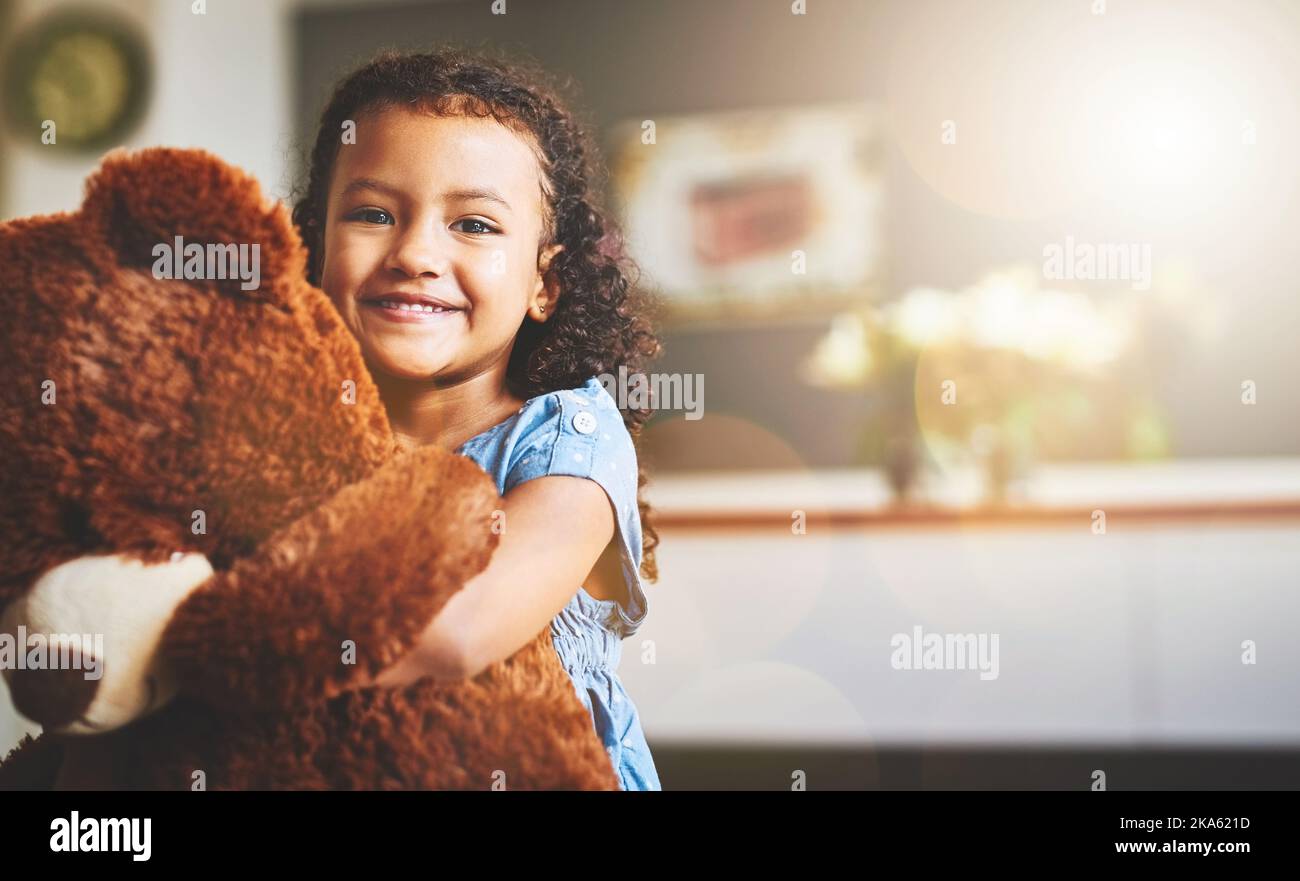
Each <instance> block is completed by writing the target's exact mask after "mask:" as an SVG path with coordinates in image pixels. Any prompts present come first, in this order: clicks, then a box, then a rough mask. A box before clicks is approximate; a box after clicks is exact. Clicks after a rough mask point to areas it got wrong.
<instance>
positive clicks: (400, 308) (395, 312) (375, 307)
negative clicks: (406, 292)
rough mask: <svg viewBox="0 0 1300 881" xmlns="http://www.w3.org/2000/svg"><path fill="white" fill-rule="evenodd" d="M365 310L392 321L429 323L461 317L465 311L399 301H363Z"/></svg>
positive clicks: (362, 305)
mask: <svg viewBox="0 0 1300 881" xmlns="http://www.w3.org/2000/svg"><path fill="white" fill-rule="evenodd" d="M361 307H362V308H363V309H369V310H371V311H373V312H377V313H379V315H380V316H381V317H383V318H385V319H388V320H390V321H398V322H429V321H439V320H443V319H446V318H449V317H450V316H452V315H459V314H460V313H461V312H463V311H464V310H463V309H448V308H446V307H444V306H435V305H433V304H432V303H403V302H401V301H399V300H363V301H362V302H361Z"/></svg>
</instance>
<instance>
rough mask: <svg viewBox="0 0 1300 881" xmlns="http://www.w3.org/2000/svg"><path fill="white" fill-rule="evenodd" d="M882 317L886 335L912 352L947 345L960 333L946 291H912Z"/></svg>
mask: <svg viewBox="0 0 1300 881" xmlns="http://www.w3.org/2000/svg"><path fill="white" fill-rule="evenodd" d="M884 313H885V326H886V327H887V328H888V329H889V331H890V332H891V333H893V334H894V335H895V336H897V337H899V338H900V339H902V340H903V341H904V342H906V343H907V344H908V345H910V346H912V347H913V348H918V349H920V348H924V347H925V346H930V345H935V344H939V343H944V342H948V341H949V340H952V339H954V338H956V337H957V335H958V334H959V333H960V331H961V317H960V316H959V315H958V314H957V309H956V300H955V298H954V297H953V295H952V294H950V293H948V292H947V291H940V290H935V289H934V288H913V289H912V290H910V291H908V292H907V293H906V294H904V295H903V296H902V297H901V298H899V300H898V301H897V302H895V303H891V304H889V305H888V306H887V307H885V310H884Z"/></svg>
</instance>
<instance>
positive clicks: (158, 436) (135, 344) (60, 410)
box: [0, 148, 396, 604]
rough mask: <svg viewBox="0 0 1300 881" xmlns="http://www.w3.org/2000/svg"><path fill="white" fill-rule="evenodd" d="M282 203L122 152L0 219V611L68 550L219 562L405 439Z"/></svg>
mask: <svg viewBox="0 0 1300 881" xmlns="http://www.w3.org/2000/svg"><path fill="white" fill-rule="evenodd" d="M305 259H306V251H305V249H304V248H303V247H302V244H301V242H300V240H299V238H298V235H297V233H296V231H295V229H294V228H293V225H292V223H291V221H290V218H289V216H288V212H287V210H286V209H285V207H284V206H283V205H281V204H278V203H272V202H270V201H269V200H266V199H265V198H264V197H263V195H262V193H261V190H260V189H259V187H258V185H257V183H256V181H255V180H254V179H253V178H252V177H250V176H248V175H246V174H244V173H242V172H240V171H239V170H237V169H235V168H232V167H230V166H228V165H226V164H225V163H223V162H221V161H220V160H218V159H217V158H215V157H213V156H211V155H210V154H207V153H204V152H201V151H196V150H177V149H167V148H155V149H148V150H143V151H139V152H135V153H127V152H124V151H117V152H114V153H112V154H110V155H109V156H108V157H107V158H106V159H105V160H104V162H103V163H102V165H101V167H100V168H99V169H98V171H97V172H96V173H95V174H94V175H93V176H92V177H91V178H90V180H89V181H88V183H87V186H86V194H85V200H84V202H83V204H82V206H81V208H80V210H78V211H75V212H71V213H65V214H57V215H51V216H45V217H36V218H29V219H23V220H16V221H12V222H10V223H6V224H3V225H0V307H2V308H3V310H4V320H3V321H2V322H0V351H3V352H4V357H3V358H2V359H0V449H3V452H4V456H5V457H6V460H7V461H6V462H5V467H4V468H3V469H2V470H0V474H2V476H0V479H2V480H3V481H4V483H5V485H4V486H3V487H0V532H2V533H3V534H4V535H5V541H4V542H3V547H4V548H5V551H4V553H5V556H6V557H8V558H7V559H4V560H0V604H3V603H4V602H5V601H6V600H8V599H10V598H12V596H14V595H15V594H16V593H19V592H21V591H22V590H23V589H24V587H25V586H26V585H28V584H30V583H31V581H32V580H33V578H35V577H36V575H37V574H38V573H40V572H42V571H44V570H46V569H48V568H50V567H51V566H54V565H57V564H59V563H62V562H64V561H66V560H69V559H72V558H74V557H78V556H82V555H86V554H93V553H100V552H104V553H109V552H111V553H123V552H126V553H130V554H134V555H138V556H139V558H140V559H141V560H143V561H146V562H158V561H161V560H165V559H167V558H168V557H169V556H170V555H171V554H172V553H173V552H176V551H198V552H201V553H203V554H205V555H206V556H207V557H208V559H209V560H211V561H212V562H213V564H214V565H215V566H217V567H218V568H220V567H221V566H222V565H223V564H225V563H228V562H229V561H230V560H232V559H234V558H236V557H238V556H240V555H241V554H243V553H246V552H248V551H249V550H250V549H251V548H253V547H256V546H257V545H258V544H259V543H260V542H261V541H263V540H264V539H265V538H266V537H267V535H269V534H270V533H271V532H272V531H274V529H275V528H276V527H278V526H280V525H281V524H283V523H284V522H286V520H287V519H289V518H292V517H296V516H298V515H300V514H302V513H304V512H306V511H308V510H309V509H311V508H312V507H314V506H315V505H317V504H319V502H320V501H321V500H322V499H324V498H326V497H328V496H329V495H330V494H332V493H333V492H334V491H336V490H337V489H338V488H339V487H341V486H344V485H346V484H348V483H351V482H353V481H355V480H358V479H360V478H361V477H364V476H365V475H366V474H368V473H369V472H371V471H372V470H373V469H374V468H376V467H377V466H378V465H379V464H381V463H382V462H383V461H385V460H386V459H388V458H389V457H390V456H391V455H392V454H393V452H394V450H395V448H396V446H395V444H396V442H395V440H394V436H393V433H392V431H391V429H390V426H389V423H388V420H387V416H386V415H385V411H384V408H383V406H382V402H381V401H380V399H379V396H378V392H377V389H376V388H375V386H374V383H373V382H372V380H371V379H370V376H369V374H368V373H367V370H366V367H365V364H364V362H363V360H362V357H361V352H360V348H359V346H358V344H357V342H356V340H355V339H354V338H353V337H352V336H351V334H350V333H349V331H348V330H347V328H346V327H345V326H344V325H343V323H342V321H341V320H340V318H339V317H338V315H337V313H336V311H335V309H334V307H333V305H332V304H331V303H330V302H329V300H328V298H327V297H326V296H325V294H324V293H323V292H321V291H320V290H318V289H316V288H314V287H312V286H311V285H309V284H308V283H307V282H306V280H305V273H304V265H305V262H304V261H305Z"/></svg>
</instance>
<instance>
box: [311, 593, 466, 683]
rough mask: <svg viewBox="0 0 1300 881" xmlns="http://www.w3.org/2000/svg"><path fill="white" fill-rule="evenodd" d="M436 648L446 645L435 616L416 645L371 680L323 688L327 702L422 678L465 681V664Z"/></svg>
mask: <svg viewBox="0 0 1300 881" xmlns="http://www.w3.org/2000/svg"><path fill="white" fill-rule="evenodd" d="M454 599H455V598H454V597H453V600H454ZM439 614H441V613H439ZM435 645H445V643H443V642H442V640H441V639H440V638H439V628H438V617H435V618H434V620H433V623H432V624H430V625H429V626H428V627H427V628H425V630H424V633H423V634H421V637H420V643H419V644H418V645H416V646H415V647H413V648H412V649H411V650H410V651H408V652H407V653H406V654H404V655H402V657H400V658H398V660H397V661H396V662H394V663H393V664H390V665H389V666H387V667H385V668H384V669H382V670H380V671H379V673H378V675H376V676H373V677H372V676H365V675H362V674H357V675H356V677H355V678H354V679H353V680H352V681H351V682H349V683H347V684H346V685H342V686H337V685H332V684H331V685H329V686H328V687H327V688H326V694H325V696H326V698H327V699H328V698H334V697H337V696H338V695H340V694H346V693H348V692H352V691H360V690H362V689H365V688H405V687H406V686H408V685H411V684H413V683H415V682H419V681H420V680H421V679H434V680H437V681H440V682H454V681H456V680H459V679H464V678H465V677H466V675H467V674H466V670H465V665H464V664H463V663H462V662H461V661H460V660H459V655H458V654H456V653H454V652H450V651H447V650H445V649H444V650H442V651H434V650H431V646H435Z"/></svg>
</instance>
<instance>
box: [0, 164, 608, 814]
mask: <svg viewBox="0 0 1300 881" xmlns="http://www.w3.org/2000/svg"><path fill="white" fill-rule="evenodd" d="M178 235H179V236H183V237H184V241H185V242H186V243H187V244H188V243H198V244H202V245H207V244H209V243H236V244H238V243H245V244H253V243H257V244H259V245H260V249H261V253H260V256H261V285H260V287H259V288H258V289H257V290H252V291H245V290H242V289H241V288H240V280H239V279H237V278H235V279H230V280H203V281H198V280H165V279H164V280H160V279H156V278H154V276H153V273H152V267H153V265H154V262H155V259H156V258H155V256H154V255H153V248H154V247H155V245H157V244H159V243H166V244H168V245H170V244H171V243H172V242H173V238H174V237H175V236H178ZM304 261H305V251H304V249H303V247H302V245H301V243H300V241H299V239H298V236H297V234H296V232H295V231H294V229H293V227H292V225H291V223H290V222H289V217H288V214H287V212H286V210H285V209H284V208H283V206H281V205H278V204H270V203H268V202H266V201H264V199H263V197H262V194H261V192H260V190H259V188H258V186H257V184H256V182H255V181H254V180H253V179H252V178H250V177H248V176H247V175H245V174H243V173H242V172H240V171H238V170H237V169H234V168H231V167H229V166H227V165H225V164H224V163H222V162H221V161H219V160H217V159H216V158H215V157H212V156H210V155H208V154H206V153H202V152H200V151H191V150H173V149H161V148H159V149H150V150H144V151H140V152H137V153H133V154H127V153H124V152H115V153H113V154H110V155H109V156H108V157H107V158H106V159H105V161H104V163H103V165H102V166H101V168H100V169H99V170H98V171H97V172H96V174H95V175H94V176H92V178H91V179H90V181H89V182H88V184H87V192H86V199H85V202H84V204H83V206H82V208H81V210H80V211H78V212H75V213H70V214H59V215H53V216H47V217H37V218H30V219H24V220H18V221H13V222H10V223H7V224H4V225H3V226H0V298H2V301H0V308H3V310H4V312H5V320H4V322H3V323H0V351H3V352H5V353H6V357H5V358H4V359H3V361H0V448H2V449H3V450H4V451H5V455H4V458H3V460H0V606H3V605H4V604H6V603H8V602H10V601H12V600H13V599H14V598H15V597H17V596H19V595H21V594H22V593H23V592H24V591H26V590H27V589H28V588H30V587H31V585H32V584H33V582H34V581H35V580H36V579H37V578H38V577H39V576H40V575H41V574H42V573H43V572H45V571H47V570H49V569H50V568H52V567H54V566H56V565H58V564H60V563H63V562H66V561H68V560H71V559H73V558H75V557H79V556H83V555H88V554H103V553H129V554H132V555H135V556H137V557H139V558H141V559H143V560H146V561H150V562H160V561H164V560H166V559H167V558H168V557H169V555H170V554H171V553H172V552H174V551H199V552H202V553H203V554H205V555H207V557H208V559H209V560H210V561H211V562H212V564H213V566H214V567H215V569H216V570H217V572H216V574H215V575H214V576H213V577H212V578H211V579H210V580H209V581H208V582H207V583H205V584H204V585H203V586H201V587H200V588H199V589H198V590H197V591H196V592H195V593H194V594H193V595H191V596H190V598H189V599H188V600H186V601H185V602H184V603H183V604H182V605H181V606H180V607H179V608H178V609H177V611H176V614H175V615H174V616H173V618H172V620H171V621H170V623H169V625H168V628H167V631H166V633H165V636H164V639H163V652H164V656H165V658H166V659H167V662H168V663H169V664H170V665H171V666H172V667H173V669H175V670H176V671H177V672H178V674H179V677H180V681H181V683H182V687H181V693H180V694H179V695H178V696H177V698H175V699H174V700H173V701H172V702H171V703H170V704H168V705H167V706H166V707H165V708H164V709H162V710H161V711H159V712H156V713H154V714H153V715H151V716H147V717H145V718H143V719H140V720H137V721H136V722H134V723H132V724H130V725H128V726H126V727H124V728H122V729H119V730H117V731H113V732H110V733H107V734H104V735H101V736H100V737H99V738H97V740H98V743H97V744H96V746H97V747H102V751H103V752H104V753H106V754H108V755H111V756H112V761H111V766H112V767H111V773H112V785H113V786H114V787H120V788H148V789H153V788H157V789H188V788H190V787H191V786H192V784H193V783H194V781H195V779H197V778H196V776H195V772H197V771H202V772H203V777H204V779H205V784H206V786H207V788H209V789H264V788H294V789H325V788H331V789H389V788H392V789H410V788H428V789H446V788H463V789H487V788H491V787H492V786H494V784H497V781H498V780H500V782H501V783H502V784H504V786H505V787H506V788H507V789H533V788H566V789H617V788H618V782H617V777H616V776H615V774H614V770H613V768H612V766H611V763H610V761H609V757H608V756H607V755H606V753H605V751H604V749H603V748H602V746H601V744H600V741H599V739H598V738H597V736H596V734H595V731H594V729H593V726H592V721H591V717H590V716H589V715H588V713H587V712H586V711H585V710H584V709H583V707H582V704H581V703H580V702H579V701H578V699H577V696H576V695H575V693H574V691H573V685H572V683H571V680H570V679H569V677H568V675H567V674H566V673H565V672H564V670H563V669H562V667H561V665H560V663H559V659H558V657H557V656H556V654H555V651H554V648H553V646H552V644H551V640H550V634H549V630H544V631H543V632H541V633H540V634H538V637H537V638H536V639H535V640H534V641H533V642H532V643H531V644H530V645H528V646H527V647H525V648H524V649H522V650H520V651H519V652H518V653H516V654H515V655H514V656H513V657H511V658H509V659H507V660H506V661H504V662H501V663H499V664H496V665H493V666H492V667H490V668H489V669H487V670H485V671H484V672H483V673H481V674H480V675H479V676H477V677H475V678H474V679H473V680H466V681H461V682H456V683H436V682H434V681H432V680H424V681H422V682H419V683H416V684H414V685H411V686H409V687H406V688H403V689H377V688H367V689H362V690H359V691H349V692H345V693H343V694H342V695H340V696H337V697H333V698H328V699H327V698H326V697H325V695H326V694H327V693H334V691H333V689H337V688H338V687H341V686H344V685H346V684H347V683H348V682H349V681H350V680H351V679H352V678H353V677H354V676H357V675H359V674H361V673H365V674H368V675H373V674H374V673H376V672H378V671H379V670H380V669H382V668H383V667H385V666H387V665H389V664H391V663H392V662H393V661H394V660H396V659H397V658H398V657H399V656H401V655H402V654H403V653H404V652H405V650H407V649H408V648H409V647H410V646H411V645H412V644H413V642H414V640H415V638H416V636H417V634H418V633H419V632H420V631H421V630H422V629H423V628H424V627H425V626H426V625H427V624H428V622H429V621H430V620H431V619H432V617H433V615H434V613H435V612H437V611H438V610H439V609H440V608H441V607H442V606H443V604H444V603H445V602H446V601H447V599H448V598H449V597H450V596H451V595H452V594H453V593H454V592H455V591H457V590H459V589H460V588H461V587H462V586H463V584H464V583H465V581H467V580H468V579H469V578H471V577H472V576H473V575H474V574H476V573H477V572H479V571H481V570H482V569H483V568H484V566H486V564H487V561H488V559H489V557H490V555H491V553H492V550H493V549H494V547H495V544H496V535H495V534H494V532H493V530H492V529H491V528H490V526H491V515H492V511H493V510H494V509H495V508H497V507H498V506H499V504H500V501H499V499H498V497H497V495H496V493H495V491H494V487H493V486H492V484H491V481H490V479H489V478H488V477H487V476H486V475H485V474H483V472H482V471H481V470H480V469H479V468H478V467H477V466H476V465H475V464H474V463H473V462H471V461H469V460H468V459H465V458H463V457H459V456H454V455H452V454H450V453H448V452H445V451H442V450H440V449H436V448H433V447H424V448H420V449H418V450H405V449H402V448H401V447H400V446H399V444H398V443H397V442H396V440H395V438H394V435H393V433H392V430H391V428H390V426H389V423H388V419H387V416H386V414H385V411H384V408H383V405H382V402H381V401H380V399H379V396H378V392H377V390H376V387H375V385H374V383H373V382H372V380H371V379H370V377H369V375H368V374H367V372H366V368H365V365H364V363H363V361H362V358H361V353H360V349H359V347H358V345H357V343H356V341H355V339H354V338H353V337H352V336H351V334H350V333H349V332H348V330H347V329H346V327H345V326H344V325H343V323H342V321H341V320H340V318H339V316H338V314H337V312H336V311H335V309H334V307H333V305H332V304H331V303H330V302H329V300H328V298H327V297H326V296H325V294H324V293H323V292H321V291H320V290H317V289H316V288H313V287H311V286H310V285H309V284H307V283H306V281H305V280H304V271H303V270H304ZM47 380H49V381H52V382H53V383H54V386H53V388H54V392H55V395H56V397H55V402H54V403H52V404H50V403H43V402H42V393H43V391H45V390H46V389H47V388H48V387H47V386H43V383H45V382H46V381H47ZM349 381H350V382H352V383H354V384H355V403H347V402H345V399H344V390H345V383H347V382H349ZM195 511H202V512H203V513H204V515H205V517H206V533H202V534H194V532H193V530H192V529H191V526H192V524H193V523H194V522H195V521H194V512H195ZM521 589H526V588H525V587H521ZM345 640H351V641H352V642H353V643H355V646H356V661H357V663H356V664H355V665H349V664H344V663H342V661H341V654H342V651H343V643H344V641H345ZM62 747H63V743H62V741H60V740H59V739H58V738H52V737H50V736H49V735H43V736H41V737H40V738H39V739H37V740H27V741H25V742H24V743H23V744H21V745H20V747H19V748H18V749H17V750H15V751H14V752H13V753H11V754H10V756H9V757H8V758H7V759H6V761H5V762H4V763H3V764H0V789H3V788H44V787H49V786H50V785H52V783H53V781H54V775H55V774H57V773H58V769H59V767H60V764H61V759H62ZM502 775H504V776H502Z"/></svg>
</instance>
